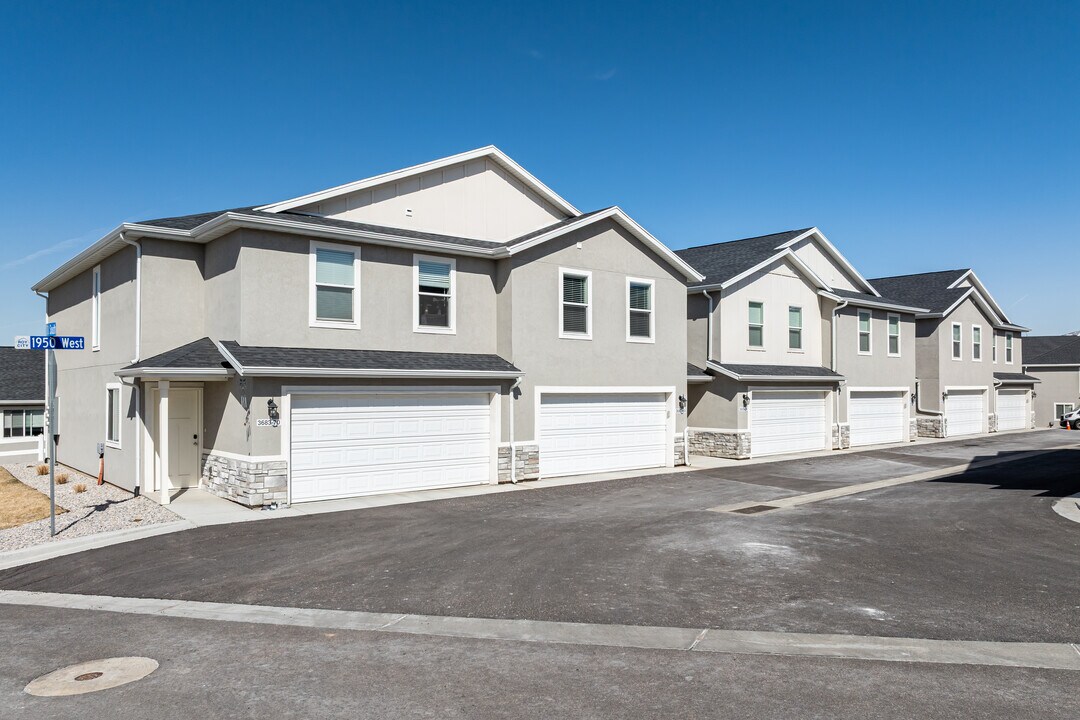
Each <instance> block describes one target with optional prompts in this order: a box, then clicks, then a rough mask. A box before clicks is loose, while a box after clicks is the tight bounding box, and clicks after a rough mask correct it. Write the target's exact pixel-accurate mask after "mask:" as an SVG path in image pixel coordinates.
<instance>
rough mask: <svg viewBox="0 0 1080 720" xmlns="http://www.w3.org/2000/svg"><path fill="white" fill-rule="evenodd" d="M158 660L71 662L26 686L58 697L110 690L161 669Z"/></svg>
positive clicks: (46, 695) (31, 689) (128, 658)
mask: <svg viewBox="0 0 1080 720" xmlns="http://www.w3.org/2000/svg"><path fill="white" fill-rule="evenodd" d="M157 667H158V664H157V660H151V659H150V658H144V657H114V658H103V659H101V660H90V661H89V662H83V663H79V664H78V665H69V666H67V667H65V668H60V669H59V670H53V671H52V672H51V673H49V674H47V675H42V676H41V677H39V678H37V679H36V680H31V681H30V684H29V685H27V686H26V688H25V690H26V692H27V693H29V694H30V695H38V696H40V697H58V696H62V695H82V694H83V693H91V692H97V691H98V690H108V689H109V688H114V687H118V686H120V685H126V684H127V683H129V682H135V681H136V680H142V679H143V678H144V677H146V676H147V675H149V674H150V673H152V672H154V671H155V670H157Z"/></svg>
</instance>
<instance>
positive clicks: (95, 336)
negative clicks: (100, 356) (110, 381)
mask: <svg viewBox="0 0 1080 720" xmlns="http://www.w3.org/2000/svg"><path fill="white" fill-rule="evenodd" d="M91 277H92V280H91V283H92V284H93V289H92V294H91V300H90V314H91V317H90V349H91V350H100V349H101V266H100V265H95V266H94V269H93V270H92V271H91Z"/></svg>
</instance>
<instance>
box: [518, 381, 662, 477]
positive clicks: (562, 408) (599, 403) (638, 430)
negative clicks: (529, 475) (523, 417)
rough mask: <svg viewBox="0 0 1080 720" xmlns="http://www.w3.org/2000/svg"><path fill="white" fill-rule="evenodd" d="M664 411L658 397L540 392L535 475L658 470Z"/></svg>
mask: <svg viewBox="0 0 1080 720" xmlns="http://www.w3.org/2000/svg"><path fill="white" fill-rule="evenodd" d="M667 413H668V411H667V399H666V397H665V396H664V394H663V393H619V394H614V393H613V394H606V393H601V394H588V395H584V394H582V395H579V394H562V393H559V394H550V393H543V394H542V395H541V396H540V428H539V432H540V440H539V443H540V475H541V477H554V476H557V475H581V474H585V473H595V472H610V471H614V470H631V469H636V468H650V467H663V466H664V465H666V464H667V435H668V433H667V426H668V416H667Z"/></svg>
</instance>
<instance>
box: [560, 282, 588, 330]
mask: <svg viewBox="0 0 1080 720" xmlns="http://www.w3.org/2000/svg"><path fill="white" fill-rule="evenodd" d="M559 337H561V338H570V339H574V340H591V339H592V273H590V272H589V271H587V270H566V269H564V268H559Z"/></svg>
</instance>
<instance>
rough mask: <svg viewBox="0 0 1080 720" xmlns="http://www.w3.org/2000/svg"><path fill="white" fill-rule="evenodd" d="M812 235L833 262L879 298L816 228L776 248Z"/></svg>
mask: <svg viewBox="0 0 1080 720" xmlns="http://www.w3.org/2000/svg"><path fill="white" fill-rule="evenodd" d="M814 235H816V236H817V239H818V245H820V246H821V247H823V248H825V252H827V253H828V254H829V255H831V256H832V258H833V260H835V261H837V262H838V263H840V265H841V266H842V267H843V268H844V270H846V271H847V272H848V273H849V274H850V275H851V276H852V277H854V278H855V279H856V280H858V281H859V282H860V283H862V285H863V287H864V288H866V289H867V290H869V291H870V293H871V294H873V295H876V296H877V297H881V293H879V292H878V291H877V289H876V288H875V287H874V286H873V285H871V284H870V281H869V280H867V279H866V278H864V277H863V276H862V273H860V272H859V271H858V270H856V269H855V266H854V265H852V264H851V263H850V262H849V261H848V259H847V258H846V257H844V256H843V255H842V254H841V253H840V251H839V250H837V249H836V246H835V245H833V244H832V243H831V242H829V238H827V237H825V233H823V232H821V231H820V230H818V229H817V228H816V227H813V228H810V229H809V230H807V231H806V232H804V233H803V234H802V235H799V236H798V237H796V238H794V239H792V240H788V241H787V242H786V243H784V244H783V245H781V246H780V247H778V248H777V250H780V249H782V248H789V247H791V246H792V245H795V244H796V243H799V242H801V241H803V240H805V239H806V238H808V237H811V236H814Z"/></svg>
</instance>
